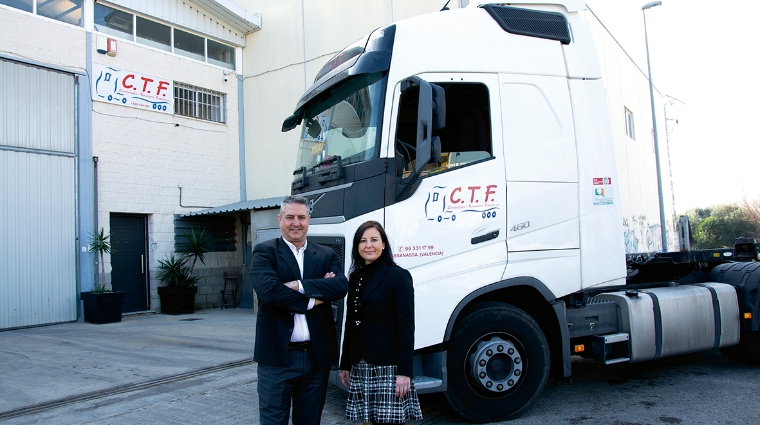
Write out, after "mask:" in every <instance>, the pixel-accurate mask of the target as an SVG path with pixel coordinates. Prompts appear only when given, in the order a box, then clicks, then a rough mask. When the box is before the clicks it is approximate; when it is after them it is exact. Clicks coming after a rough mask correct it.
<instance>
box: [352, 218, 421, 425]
mask: <svg viewBox="0 0 760 425" xmlns="http://www.w3.org/2000/svg"><path fill="white" fill-rule="evenodd" d="M347 308H348V311H347V314H346V326H345V329H344V332H343V351H342V354H341V359H340V379H341V381H342V382H343V385H345V386H347V387H348V389H349V391H348V402H347V404H346V417H347V418H348V419H351V420H360V421H364V422H369V421H371V422H372V423H373V424H403V423H404V422H405V421H406V419H407V418H411V419H422V411H421V410H420V402H419V400H418V399H417V391H416V390H415V388H414V383H413V382H412V357H413V355H414V286H413V284H412V275H411V274H409V272H408V271H406V270H405V269H402V268H401V267H399V266H398V265H397V264H396V262H395V261H393V253H392V252H391V246H390V244H389V243H388V236H387V235H386V234H385V230H384V229H383V226H382V225H381V224H380V223H378V222H376V221H367V222H365V223H363V224H362V225H361V226H359V228H358V229H356V233H355V234H354V242H353V247H352V249H351V277H350V278H349V283H348V302H347ZM349 370H350V372H349Z"/></svg>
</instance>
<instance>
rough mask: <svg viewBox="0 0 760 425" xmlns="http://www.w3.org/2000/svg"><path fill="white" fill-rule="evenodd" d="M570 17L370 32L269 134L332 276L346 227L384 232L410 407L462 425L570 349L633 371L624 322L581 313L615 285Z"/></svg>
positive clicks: (521, 13)
mask: <svg viewBox="0 0 760 425" xmlns="http://www.w3.org/2000/svg"><path fill="white" fill-rule="evenodd" d="M584 9H585V4H584V2H583V1H576V0H564V1H560V0H557V1H553V2H551V4H550V3H547V2H543V1H521V2H517V3H510V5H504V4H482V5H473V6H471V7H467V8H464V9H458V10H446V11H441V12H438V13H433V14H429V15H424V16H419V17H415V18H412V19H408V20H404V21H400V22H397V23H394V24H392V25H388V26H385V27H382V28H378V29H376V30H374V31H373V32H371V33H370V34H367V35H366V36H364V37H362V38H361V39H360V40H358V41H356V42H355V43H353V44H351V45H350V46H348V47H346V48H345V49H343V50H342V51H341V52H339V53H338V54H337V55H335V56H334V57H333V58H332V59H331V60H330V61H328V63H327V64H325V66H324V67H323V68H322V69H321V70H320V71H319V73H318V74H317V76H316V78H315V81H314V84H313V85H312V86H311V87H310V88H309V89H307V90H306V92H305V93H304V95H303V96H302V97H301V99H300V100H299V101H298V103H297V105H296V108H295V111H294V113H293V115H292V116H290V117H288V118H287V119H285V121H284V122H283V127H282V129H283V131H290V130H293V129H296V128H298V130H299V132H300V143H299V148H298V153H297V167H296V169H295V170H294V172H293V181H292V186H291V189H292V194H299V195H302V196H304V197H306V198H307V199H308V200H309V210H310V213H311V227H310V230H309V235H310V238H312V239H310V240H314V241H315V242H318V243H321V242H324V241H328V242H326V243H328V244H331V246H333V247H335V248H336V249H337V250H338V251H339V252H341V253H342V254H343V258H344V264H345V265H346V266H348V264H349V262H350V247H347V246H345V241H350V240H351V237H352V235H353V233H354V232H355V230H356V229H357V228H358V227H359V225H360V224H361V223H363V222H365V221H367V220H376V221H378V222H380V223H382V224H383V225H384V227H385V229H386V231H387V233H388V236H389V239H390V242H391V248H392V250H393V253H394V257H395V260H396V261H397V262H398V264H399V265H400V266H402V267H404V268H406V269H408V270H409V271H410V272H411V274H412V276H413V278H414V289H415V321H416V334H415V354H416V357H415V382H416V386H417V389H418V391H419V392H420V393H424V392H445V393H446V397H447V399H448V401H449V403H450V404H451V406H452V407H453V408H454V410H456V411H457V413H459V414H460V415H462V416H463V417H464V418H466V419H468V420H472V421H491V420H495V419H500V420H503V419H509V418H514V417H517V416H519V415H521V414H522V413H523V412H525V411H526V410H527V409H529V408H530V407H531V406H532V405H533V403H535V401H536V400H537V397H538V395H539V394H540V392H541V390H542V389H543V387H544V385H545V383H546V380H547V377H548V376H549V374H550V372H551V373H553V374H554V375H555V376H559V377H569V376H570V356H571V350H572V348H571V347H572V342H574V340H573V338H576V339H577V340H576V341H575V342H577V341H580V340H581V339H582V338H590V337H592V336H594V335H597V334H598V333H599V332H604V333H605V335H606V336H605V337H604V338H603V339H602V341H601V342H600V344H601V351H602V352H604V351H605V347H606V346H608V347H613V346H614V347H616V351H622V354H621V356H618V357H616V359H618V360H619V359H625V360H627V361H633V360H635V358H633V357H632V356H630V353H631V352H632V350H633V349H632V348H631V347H630V346H629V345H627V344H628V342H629V337H630V332H624V331H625V329H624V324H622V323H620V322H619V321H618V319H617V310H616V309H618V308H621V307H619V306H620V305H622V306H623V308H627V309H628V310H626V311H630V312H631V313H630V314H631V315H634V316H635V315H636V314H637V313H636V311H638V310H636V309H637V308H641V305H640V304H638V301H636V300H633V301H631V300H629V299H626V298H625V297H624V296H620V295H605V297H600V298H598V299H597V300H596V301H597V302H590V301H589V299H590V296H589V295H588V293H589V291H594V290H595V288H605V289H604V291H603V292H605V293H612V294H617V293H616V292H614V291H615V290H616V289H615V288H620V287H621V286H622V285H625V284H626V277H627V275H628V268H627V265H626V251H625V240H624V232H623V231H622V227H621V224H622V223H623V213H622V209H621V200H620V195H619V194H620V191H619V189H620V188H619V183H620V182H619V179H618V174H617V170H618V165H617V163H618V158H617V157H616V153H615V150H614V147H613V143H612V130H611V125H610V110H609V107H608V103H607V97H606V94H605V86H604V82H603V81H602V71H601V67H600V64H599V58H598V57H597V54H596V50H595V49H596V47H595V44H594V41H593V38H592V33H591V30H590V28H589V26H588V24H587V23H585V22H583V20H582V19H581V17H580V15H579V14H580V12H581V11H583V10H584ZM299 127H300V128H299ZM349 243H350V242H349ZM705 291H708V289H704V291H698V292H700V294H701V295H699V296H700V297H702V296H703V295H704V293H705ZM718 292H720V291H718ZM713 293H715V291H713ZM584 294H585V295H584ZM719 295H720V296H721V297H724V298H722V300H723V302H724V303H729V304H730V303H731V302H735V299H734V300H733V301H732V299H731V297H730V294H727V295H724V294H723V292H720V294H719ZM688 296H689V295H687V297H688ZM663 297H665V296H663ZM631 298H632V297H631ZM675 298H678V296H675ZM705 300H708V301H704V302H710V301H709V297H708V298H705ZM677 302H678V301H674V303H677ZM631 303H633V305H629V304H631ZM592 304H593V305H594V307H590V308H589V309H588V310H582V311H581V310H579V308H587V307H588V305H592ZM597 304H598V305H597ZM650 306H651V302H650ZM333 307H334V311H335V317H336V330H337V338H338V339H339V340H340V338H341V336H342V335H341V324H342V319H343V308H342V303H336V304H334V306H333ZM711 308H712V307H711ZM570 310H572V312H570V313H568V312H569V311H570ZM592 310H593V311H592ZM711 311H712V310H711ZM586 312H590V313H589V314H585V313H586ZM730 314H734V313H733V311H732V312H731V313H730ZM588 317H592V318H593V317H601V319H598V320H596V321H597V322H599V325H600V328H599V331H598V332H597V331H594V330H593V329H594V327H595V322H594V320H593V319H592V320H590V328H591V329H592V330H591V331H588V330H586V331H583V332H580V333H579V332H578V331H577V330H573V331H571V325H570V323H569V322H570V319H569V318H572V320H576V319H577V320H580V321H581V322H584V326H586V327H587V328H588V327H589V323H586V322H589V320H587V318H588ZM712 319H713V316H712V315H710V317H709V320H712ZM737 320H738V319H737ZM633 322H635V320H634V321H633ZM627 323H631V321H629V322H627ZM647 323H649V322H647ZM652 323H654V322H652ZM727 323H728V324H727V325H725V326H728V328H731V329H733V328H732V326H733V325H734V322H733V321H729V322H727ZM736 323H738V322H736ZM737 326H738V325H737ZM728 328H726V329H728ZM576 329H577V328H576ZM628 330H629V331H630V329H628ZM652 332H654V331H652ZM726 333H727V334H731V335H733V333H731V332H728V331H726ZM736 334H737V335H738V331H737V332H736ZM653 338H654V336H652V339H653ZM645 339H646V338H645ZM636 341H639V340H636ZM647 341H649V340H648V339H647ZM737 341H738V336H736V338H734V337H733V336H731V337H729V338H726V339H725V340H724V341H722V342H720V344H723V345H731V344H732V343H733V344H735V343H736V342H737ZM644 343H645V342H641V344H644ZM647 343H648V342H647ZM621 344H622V345H621ZM637 344H638V342H637ZM720 344H718V345H719V346H720ZM620 347H623V348H620ZM607 351H610V350H607ZM649 352H653V353H661V352H662V351H657V350H654V351H652V350H647V353H649ZM666 352H667V350H666ZM673 352H674V353H676V352H683V351H678V350H674V351H673ZM607 355H609V353H607ZM604 356H605V355H604V354H603V355H602V357H604ZM608 360H609V359H608ZM335 382H336V383H337V380H335Z"/></svg>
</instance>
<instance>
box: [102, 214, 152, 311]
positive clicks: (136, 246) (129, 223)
mask: <svg viewBox="0 0 760 425" xmlns="http://www.w3.org/2000/svg"><path fill="white" fill-rule="evenodd" d="M147 235H148V225H147V217H146V216H144V215H136V214H111V242H112V245H113V250H114V252H113V253H112V254H111V285H112V286H113V290H114V291H125V292H126V293H127V297H126V298H125V299H124V304H123V306H122V311H123V312H124V313H128V312H132V311H144V310H147V309H148V308H149V307H150V306H149V305H148V273H147V270H148V268H147V265H148V255H147V242H148V237H147Z"/></svg>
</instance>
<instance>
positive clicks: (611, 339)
mask: <svg viewBox="0 0 760 425" xmlns="http://www.w3.org/2000/svg"><path fill="white" fill-rule="evenodd" d="M601 336H602V337H604V343H605V344H614V343H616V342H621V341H628V339H629V336H628V334H627V333H624V332H621V333H617V334H609V335H601Z"/></svg>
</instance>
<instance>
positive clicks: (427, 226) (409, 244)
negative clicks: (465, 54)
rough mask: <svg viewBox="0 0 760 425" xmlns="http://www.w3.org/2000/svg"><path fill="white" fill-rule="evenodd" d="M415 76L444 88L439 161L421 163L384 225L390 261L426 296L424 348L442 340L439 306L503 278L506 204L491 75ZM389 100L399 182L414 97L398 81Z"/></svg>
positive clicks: (409, 158)
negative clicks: (406, 272) (419, 171)
mask: <svg viewBox="0 0 760 425" xmlns="http://www.w3.org/2000/svg"><path fill="white" fill-rule="evenodd" d="M420 77H421V78H422V79H424V80H426V81H428V82H430V83H431V84H435V85H437V86H440V87H442V88H443V89H444V91H445V95H446V120H445V127H444V128H443V129H442V130H438V131H434V132H433V136H438V137H439V138H440V147H441V155H440V161H439V162H438V163H429V164H427V166H426V167H425V170H424V171H423V172H422V175H421V176H420V178H419V180H418V181H417V183H416V184H418V186H416V188H414V190H412V191H409V192H410V193H411V195H407V196H406V197H404V196H402V197H401V198H400V199H396V200H395V202H394V203H393V204H392V205H390V206H388V207H387V208H386V210H385V224H386V230H387V232H388V236H389V238H390V240H391V245H392V248H393V250H394V251H393V252H394V256H395V259H396V261H397V262H398V263H399V265H401V266H402V267H404V268H406V269H408V270H409V271H410V272H411V273H412V275H413V277H414V282H415V299H417V300H419V299H421V298H424V299H425V302H424V303H423V302H419V301H417V303H416V306H417V311H416V317H417V328H418V329H420V330H423V329H424V332H422V331H421V332H418V333H417V336H416V345H417V346H418V347H424V346H427V345H431V344H434V343H440V342H441V338H442V335H443V328H444V327H445V320H441V318H442V317H443V316H442V315H441V314H442V312H445V311H449V312H450V311H453V309H454V308H455V307H456V304H457V303H458V302H459V301H461V299H462V298H463V297H464V296H466V295H467V294H469V293H470V292H472V291H473V290H474V289H476V288H478V287H481V286H483V285H486V284H489V283H493V282H497V281H499V280H500V279H501V276H502V274H503V272H504V268H505V266H506V261H507V247H506V233H507V232H506V230H507V229H506V223H507V219H506V212H507V208H506V178H505V169H504V159H503V158H504V157H503V150H502V146H501V144H500V143H496V142H494V141H495V140H500V134H501V120H500V118H499V117H500V105H499V95H498V93H499V91H498V78H497V76H495V75H487V74H476V75H471V74H427V75H420ZM393 99H394V102H393V105H394V106H393V108H394V110H393V113H392V115H391V127H392V128H391V132H390V134H392V135H394V136H395V141H394V140H391V143H389V146H392V147H393V152H389V153H388V156H389V157H393V158H395V163H396V176H397V178H399V179H401V181H403V179H406V178H408V177H409V175H410V174H411V173H412V170H414V167H415V165H416V160H415V158H416V152H415V150H414V147H413V145H414V134H415V130H416V124H417V117H416V111H417V104H416V99H415V98H414V97H413V96H411V97H410V96H408V95H407V93H406V92H404V93H401V85H397V86H396V88H395V92H394V98H393ZM394 126H395V128H394ZM426 310H430V311H426ZM444 314H445V313H444ZM446 317H448V316H446ZM426 321H430V322H431V323H426Z"/></svg>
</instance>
